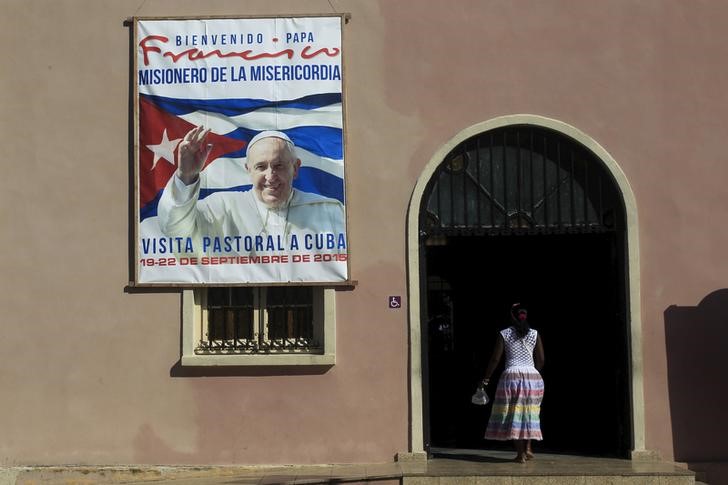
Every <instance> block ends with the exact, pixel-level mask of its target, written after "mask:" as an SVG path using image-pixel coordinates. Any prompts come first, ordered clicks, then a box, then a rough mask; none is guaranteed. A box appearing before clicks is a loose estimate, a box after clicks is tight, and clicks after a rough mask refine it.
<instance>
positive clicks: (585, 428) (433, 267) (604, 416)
mask: <svg viewBox="0 0 728 485" xmlns="http://www.w3.org/2000/svg"><path fill="white" fill-rule="evenodd" d="M616 238H617V236H616V235H615V233H601V234H564V235H529V236H524V235H518V236H515V235H510V236H459V237H448V238H447V239H446V240H440V241H439V242H438V245H436V246H425V254H426V274H427V283H426V285H427V295H428V297H427V315H428V324H427V325H428V328H427V330H426V331H425V330H424V329H423V337H424V336H427V338H426V339H423V340H424V341H425V344H424V345H425V348H424V349H423V350H425V352H426V353H425V355H426V356H427V357H426V362H425V364H426V365H425V369H426V377H427V378H426V379H425V392H426V394H425V395H426V399H427V401H426V406H425V409H426V413H427V415H426V418H429V420H426V422H428V424H426V430H425V431H426V439H427V443H426V444H427V445H428V447H432V448H466V449H468V448H470V449H501V448H504V447H508V448H509V447H510V446H511V445H510V443H499V442H494V441H486V440H484V439H483V438H482V436H483V433H484V431H485V427H486V423H487V419H488V416H489V415H490V405H487V406H484V407H483V406H475V405H473V404H471V403H470V396H471V395H472V393H473V392H474V390H475V387H476V385H477V383H478V382H479V380H480V379H481V378H482V376H483V373H484V371H485V366H486V364H487V360H488V358H489V356H490V353H491V350H492V348H493V345H494V343H495V339H496V337H497V333H498V331H499V330H500V329H502V328H504V327H506V326H507V325H508V324H509V322H508V309H509V307H510V305H511V304H512V303H514V302H521V303H523V304H525V305H527V306H528V308H529V316H530V320H531V324H532V326H533V327H534V328H536V329H537V330H539V332H540V333H541V336H542V338H543V342H544V347H545V351H546V366H545V368H544V370H543V376H544V380H545V383H546V393H545V397H544V402H543V405H542V409H541V426H542V430H543V433H544V441H542V442H540V443H535V444H534V448H535V450H536V451H537V452H538V451H544V452H551V453H578V454H587V455H592V454H593V455H602V456H626V455H627V453H628V450H629V448H630V441H631V436H630V433H631V431H630V430H631V425H630V422H629V416H630V413H629V407H628V405H629V386H628V372H627V369H628V343H627V342H628V341H627V328H626V323H625V317H624V315H625V311H624V310H625V303H624V294H625V287H624V283H623V281H624V276H623V269H622V268H623V267H624V260H623V257H622V256H621V254H623V251H621V250H619V249H618V246H619V245H618V243H617V241H616ZM501 366H502V364H501ZM500 370H501V369H499V370H498V371H497V372H496V375H495V376H494V378H496V377H498V376H499V375H500ZM494 381H495V379H494ZM488 390H489V394H490V395H492V394H493V393H494V392H495V382H493V383H492V384H491V387H490V388H489V389H488Z"/></svg>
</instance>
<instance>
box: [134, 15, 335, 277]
mask: <svg viewBox="0 0 728 485" xmlns="http://www.w3.org/2000/svg"><path fill="white" fill-rule="evenodd" d="M342 22H343V17H342V16H320V17H299V18H283V17H275V18H199V19H187V18H182V19H174V18H171V19H141V18H139V19H135V20H134V42H135V44H134V46H135V66H134V78H135V81H134V88H135V97H136V99H135V101H136V103H135V109H136V117H135V119H136V133H135V136H136V146H135V151H136V153H135V158H136V163H135V174H136V175H135V176H136V183H137V190H136V208H135V209H136V215H137V217H138V223H137V225H136V248H135V249H136V261H135V263H136V275H135V277H136V281H135V284H137V285H140V286H144V285H149V286H154V285H162V286H202V285H209V284H212V285H226V284H229V285H263V284H336V283H341V284H343V283H345V282H347V281H348V280H349V274H348V273H349V271H348V268H349V265H348V241H347V232H346V200H345V178H344V132H343V109H342V103H343V98H342V85H343V83H342V78H343V66H342V52H341V32H342V28H341V26H342Z"/></svg>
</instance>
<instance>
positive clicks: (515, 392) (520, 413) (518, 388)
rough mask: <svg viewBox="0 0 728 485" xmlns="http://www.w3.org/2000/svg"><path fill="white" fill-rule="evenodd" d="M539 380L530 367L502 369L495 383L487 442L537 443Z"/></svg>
mask: <svg viewBox="0 0 728 485" xmlns="http://www.w3.org/2000/svg"><path fill="white" fill-rule="evenodd" d="M543 390H544V385H543V379H542V378H541V374H539V373H538V371H537V370H536V369H534V368H533V367H511V368H508V369H506V370H505V371H504V372H503V374H502V375H501V378H500V381H498V388H497V389H496V391H495V399H494V400H493V408H492V409H491V414H490V420H489V421H488V428H487V429H486V430H485V439H487V440H540V439H543V437H542V435H541V421H540V418H539V414H540V411H541V400H542V399H543Z"/></svg>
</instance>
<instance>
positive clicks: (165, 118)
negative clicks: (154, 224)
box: [139, 98, 246, 207]
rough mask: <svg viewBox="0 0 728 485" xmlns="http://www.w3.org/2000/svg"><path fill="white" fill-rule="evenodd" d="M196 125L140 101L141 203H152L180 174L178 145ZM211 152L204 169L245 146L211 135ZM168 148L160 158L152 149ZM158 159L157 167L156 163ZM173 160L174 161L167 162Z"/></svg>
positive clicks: (223, 137) (239, 141)
mask: <svg viewBox="0 0 728 485" xmlns="http://www.w3.org/2000/svg"><path fill="white" fill-rule="evenodd" d="M193 128H195V125H193V124H192V123H189V122H188V121H185V120H183V119H182V118H178V117H177V116H174V115H172V114H170V113H168V112H166V111H164V110H163V109H161V108H159V107H158V106H156V105H155V104H154V103H152V102H151V101H149V100H148V99H145V98H141V99H140V100H139V203H140V207H144V206H145V205H147V204H148V203H149V202H151V201H153V200H154V199H155V198H156V197H157V194H158V193H159V192H160V191H161V190H162V189H163V188H164V187H165V185H167V182H168V181H169V179H170V177H172V175H174V172H175V171H176V170H177V161H176V157H177V145H178V144H179V142H180V141H182V139H183V138H184V136H185V135H186V134H187V133H188V132H189V131H190V130H192V129H193ZM208 143H212V151H211V152H210V155H209V156H208V157H207V161H206V162H205V166H207V165H209V164H210V163H211V162H212V161H214V160H215V159H216V158H218V157H220V156H223V155H225V154H227V153H231V152H236V151H239V150H241V149H242V148H244V147H245V145H246V142H244V141H242V140H237V139H235V138H229V137H226V136H222V135H218V134H216V133H212V132H210V134H209V135H208ZM160 145H166V147H167V148H169V150H168V154H167V155H166V156H160V154H159V153H155V151H153V149H152V148H150V147H153V148H154V147H158V146H160ZM155 158H156V159H157V160H156V163H155ZM168 158H173V160H168ZM203 168H204V167H203Z"/></svg>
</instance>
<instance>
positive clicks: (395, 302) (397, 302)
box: [389, 296, 402, 308]
mask: <svg viewBox="0 0 728 485" xmlns="http://www.w3.org/2000/svg"><path fill="white" fill-rule="evenodd" d="M389 308H402V297H401V296H390V297H389Z"/></svg>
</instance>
